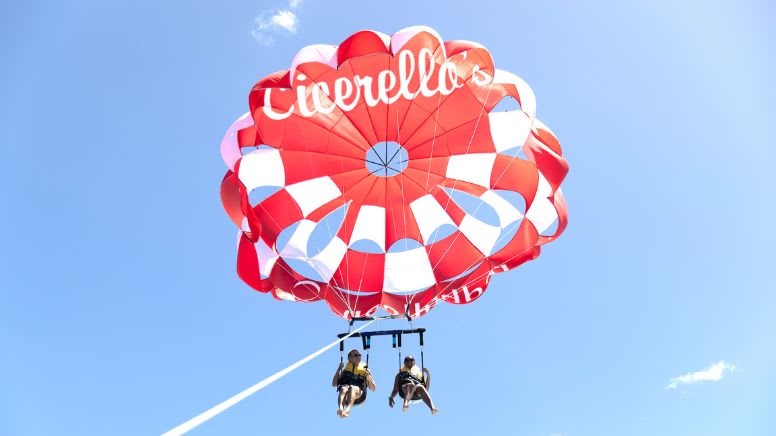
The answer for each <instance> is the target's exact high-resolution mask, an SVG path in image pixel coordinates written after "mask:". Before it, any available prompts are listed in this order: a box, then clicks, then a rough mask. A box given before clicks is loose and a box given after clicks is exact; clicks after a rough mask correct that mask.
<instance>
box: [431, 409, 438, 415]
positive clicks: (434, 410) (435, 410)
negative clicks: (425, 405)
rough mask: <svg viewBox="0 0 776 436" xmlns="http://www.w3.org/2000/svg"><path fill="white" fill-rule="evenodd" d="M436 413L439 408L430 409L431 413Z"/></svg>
mask: <svg viewBox="0 0 776 436" xmlns="http://www.w3.org/2000/svg"><path fill="white" fill-rule="evenodd" d="M437 413H439V409H436V408H435V409H431V414H432V415H436V414H437Z"/></svg>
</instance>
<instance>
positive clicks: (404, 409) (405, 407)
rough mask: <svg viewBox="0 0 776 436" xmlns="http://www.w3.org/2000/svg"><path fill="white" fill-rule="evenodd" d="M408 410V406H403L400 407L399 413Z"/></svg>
mask: <svg viewBox="0 0 776 436" xmlns="http://www.w3.org/2000/svg"><path fill="white" fill-rule="evenodd" d="M408 410H410V405H409V404H405V405H403V406H401V411H402V412H406V411H408Z"/></svg>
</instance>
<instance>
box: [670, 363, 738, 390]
mask: <svg viewBox="0 0 776 436" xmlns="http://www.w3.org/2000/svg"><path fill="white" fill-rule="evenodd" d="M735 370H736V366H735V365H733V364H731V363H727V362H725V361H724V360H720V361H719V362H717V363H715V364H713V365H711V366H709V367H708V368H706V369H703V370H700V371H695V372H688V373H687V374H684V375H680V376H679V377H674V378H672V379H671V380H669V381H668V386H666V389H676V388H677V387H678V386H679V385H689V384H693V383H698V382H702V381H719V380H722V376H723V375H724V374H725V371H728V372H733V371H735Z"/></svg>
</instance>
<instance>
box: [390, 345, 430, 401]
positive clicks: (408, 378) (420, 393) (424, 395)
mask: <svg viewBox="0 0 776 436" xmlns="http://www.w3.org/2000/svg"><path fill="white" fill-rule="evenodd" d="M430 388H431V373H430V372H429V370H428V368H423V371H422V372H421V370H420V368H418V366H417V365H415V358H414V357H412V356H407V357H405V358H404V366H402V367H401V369H400V370H399V373H398V374H396V377H395V378H394V382H393V391H392V392H391V396H390V397H388V405H389V406H391V407H393V405H394V400H393V397H395V396H396V394H397V393H398V394H399V396H400V397H401V398H403V399H404V405H403V406H402V408H401V410H402V412H406V411H407V410H409V408H410V401H415V400H423V402H424V403H426V406H428V408H429V410H431V414H432V415H436V414H437V412H439V409H437V408H436V407H434V402H433V401H432V400H431V395H430V394H429V393H428V390H429V389H430Z"/></svg>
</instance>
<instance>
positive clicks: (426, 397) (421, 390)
mask: <svg viewBox="0 0 776 436" xmlns="http://www.w3.org/2000/svg"><path fill="white" fill-rule="evenodd" d="M417 392H418V395H420V398H421V399H422V400H423V402H424V403H426V406H428V409H429V410H431V414H432V415H436V414H437V412H439V409H437V408H436V407H434V401H432V400H431V394H429V393H428V390H427V389H426V387H425V386H423V385H419V386H418V388H417Z"/></svg>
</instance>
